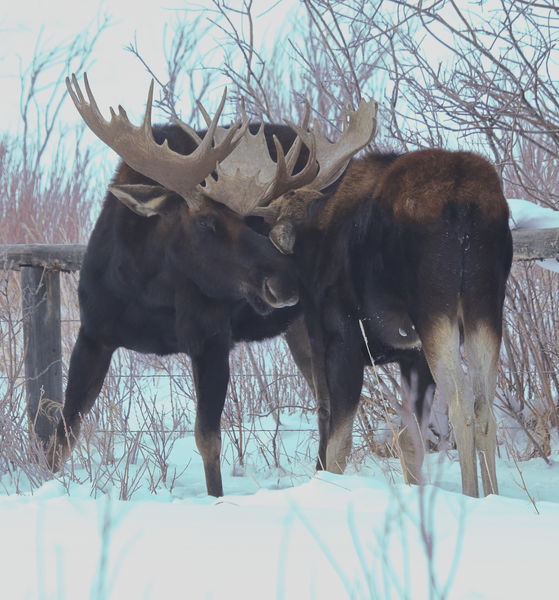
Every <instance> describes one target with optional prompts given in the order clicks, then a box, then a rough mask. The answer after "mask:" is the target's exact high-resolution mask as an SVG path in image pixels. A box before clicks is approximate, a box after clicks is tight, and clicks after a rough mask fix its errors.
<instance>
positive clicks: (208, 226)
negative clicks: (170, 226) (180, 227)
mask: <svg viewBox="0 0 559 600" xmlns="http://www.w3.org/2000/svg"><path fill="white" fill-rule="evenodd" d="M195 223H196V227H197V228H198V229H199V230H200V231H215V230H216V219H215V217H214V216H213V215H200V216H198V217H196V221H195Z"/></svg>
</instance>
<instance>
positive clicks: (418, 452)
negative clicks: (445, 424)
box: [398, 352, 435, 484]
mask: <svg viewBox="0 0 559 600" xmlns="http://www.w3.org/2000/svg"><path fill="white" fill-rule="evenodd" d="M399 363H400V371H401V374H402V396H403V397H402V400H403V402H402V403H403V406H402V408H403V415H402V424H401V427H400V431H399V432H398V448H399V450H400V453H399V454H400V462H401V464H402V472H403V474H404V481H405V482H406V483H414V484H419V483H421V482H422V481H423V478H422V474H421V472H422V466H423V459H424V456H425V429H426V426H427V425H428V423H429V416H430V413H431V404H432V400H433V394H434V391H435V382H434V381H433V377H432V375H431V371H430V370H429V366H428V365H427V362H426V360H425V356H424V354H423V353H422V352H417V356H416V357H414V358H413V359H408V358H406V359H402V360H400V361H399Z"/></svg>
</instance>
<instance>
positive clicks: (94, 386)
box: [47, 327, 113, 471]
mask: <svg viewBox="0 0 559 600" xmlns="http://www.w3.org/2000/svg"><path fill="white" fill-rule="evenodd" d="M112 354H113V348H108V347H107V346H104V345H103V344H101V343H100V342H98V341H97V340H95V339H93V338H92V337H90V336H88V335H87V334H86V333H85V331H84V330H83V327H82V328H80V331H79V333H78V339H77V340H76V344H75V346H74V349H73V351H72V356H71V358H70V368H69V370H68V385H67V386H66V395H65V400H64V408H63V409H62V416H61V418H60V421H59V422H58V425H57V427H56V430H55V432H54V435H53V439H52V440H51V442H50V445H49V447H48V448H47V463H48V465H49V467H50V468H51V469H52V470H53V471H57V470H58V469H60V467H61V466H62V464H63V463H64V461H65V460H66V459H67V458H68V457H69V455H70V453H71V452H72V449H73V447H74V446H75V444H76V440H77V438H78V435H79V432H80V428H81V420H82V417H83V416H84V415H86V414H87V413H88V412H89V411H90V410H91V408H92V406H93V404H94V403H95V400H96V399H97V396H98V395H99V392H100V391H101V387H102V386H103V381H104V380H105V376H106V374H107V371H108V369H109V365H110V363H111V356H112Z"/></svg>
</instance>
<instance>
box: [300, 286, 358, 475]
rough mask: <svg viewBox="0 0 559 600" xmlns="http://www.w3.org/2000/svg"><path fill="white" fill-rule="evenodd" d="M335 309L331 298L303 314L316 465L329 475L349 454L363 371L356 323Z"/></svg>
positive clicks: (335, 301)
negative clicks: (314, 416)
mask: <svg viewBox="0 0 559 600" xmlns="http://www.w3.org/2000/svg"><path fill="white" fill-rule="evenodd" d="M339 306H341V304H340V302H339V301H338V299H337V298H335V297H333V298H329V299H327V300H326V301H325V302H323V304H322V306H321V308H320V310H319V311H312V312H310V311H307V310H306V311H305V322H306V323H307V328H308V332H309V337H310V341H311V352H312V365H313V377H314V382H315V390H316V393H317V396H318V397H317V401H318V405H319V406H318V409H319V415H318V423H319V431H320V447H319V461H321V463H322V465H324V467H323V468H325V469H326V470H327V471H330V472H332V473H343V472H344V470H345V467H346V463H347V459H348V457H349V454H350V452H351V446H352V432H353V421H354V418H355V413H356V411H357V407H358V405H359V399H360V397H361V387H362V385H363V369H364V359H363V353H362V338H361V336H360V332H359V328H358V325H357V322H356V321H355V319H353V318H352V317H351V316H349V315H347V314H343V313H342V311H341V310H340V308H339ZM317 313H318V314H317Z"/></svg>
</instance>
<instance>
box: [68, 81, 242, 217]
mask: <svg viewBox="0 0 559 600" xmlns="http://www.w3.org/2000/svg"><path fill="white" fill-rule="evenodd" d="M84 82H85V89H86V93H87V100H86V99H85V97H84V95H83V92H82V90H81V88H80V86H79V83H78V80H77V78H76V76H75V75H72V80H70V79H69V78H66V86H67V88H68V92H69V94H70V97H71V98H72V101H73V103H74V105H75V106H76V108H77V110H78V112H79V113H80V115H81V117H82V119H83V120H84V121H85V123H86V124H87V126H88V127H89V128H90V129H91V130H92V131H93V133H95V134H96V135H97V137H99V138H100V139H101V140H102V141H103V142H105V143H106V144H107V145H108V146H110V147H111V148H112V149H113V150H114V151H115V152H116V153H117V154H119V155H120V156H121V158H122V159H123V160H124V161H125V162H126V163H127V164H128V165H129V166H130V167H132V168H133V169H135V170H136V171H138V172H140V173H142V174H143V175H145V176H147V177H150V178H151V179H154V180H155V181H157V182H159V183H160V184H162V185H164V186H165V187H167V188H168V189H170V190H173V191H174V192H176V193H177V194H180V195H181V196H182V197H183V198H184V199H185V200H186V202H187V203H188V205H189V206H190V207H191V208H192V209H198V208H200V206H201V200H200V199H198V197H197V195H196V194H192V192H193V191H194V190H195V188H196V185H197V184H198V183H199V182H201V181H204V179H205V178H206V177H207V176H208V175H209V174H210V173H211V172H212V171H213V170H214V169H215V167H216V164H217V162H219V161H221V160H223V159H224V158H225V157H226V156H227V155H228V154H230V153H231V152H232V151H233V150H234V149H235V147H236V146H237V145H238V144H239V142H240V141H241V139H242V136H243V135H244V133H245V131H246V128H247V127H248V122H242V120H239V121H237V123H235V124H234V125H233V126H232V127H231V128H230V129H229V131H228V132H227V135H225V136H224V139H222V140H221V142H220V143H216V144H215V145H212V144H213V138H214V134H215V132H216V130H217V121H218V119H219V116H220V115H221V111H222V110H223V106H224V104H225V92H224V94H223V96H222V99H221V102H220V106H219V109H218V112H217V114H216V116H215V117H214V119H213V120H212V121H211V124H210V127H209V128H208V132H207V133H206V135H205V136H204V138H203V139H202V140H200V142H199V145H198V147H197V148H196V150H195V151H194V152H193V153H192V154H189V155H186V156H185V155H182V154H178V153H177V152H174V151H173V150H171V149H170V148H169V145H168V143H167V141H165V142H164V143H163V144H161V145H159V144H157V142H156V141H155V140H154V138H153V134H152V130H151V107H152V103H153V82H152V83H151V85H150V90H149V93H148V98H147V103H146V112H145V114H144V119H143V123H142V125H141V126H140V127H137V126H135V125H133V124H132V123H130V121H129V119H128V116H127V115H126V111H125V110H124V109H123V108H122V107H119V112H118V114H116V113H115V111H114V110H113V109H111V119H110V121H106V120H105V119H104V118H103V116H102V114H101V112H100V111H99V107H98V106H97V102H96V100H95V97H94V96H93V93H92V91H91V88H90V85H89V81H88V78H87V76H86V75H84ZM196 141H197V142H198V140H196Z"/></svg>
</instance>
